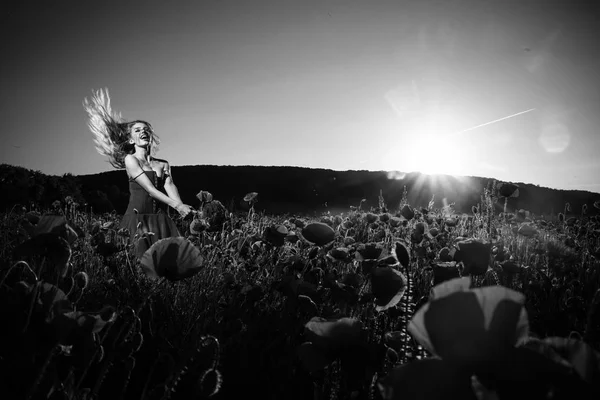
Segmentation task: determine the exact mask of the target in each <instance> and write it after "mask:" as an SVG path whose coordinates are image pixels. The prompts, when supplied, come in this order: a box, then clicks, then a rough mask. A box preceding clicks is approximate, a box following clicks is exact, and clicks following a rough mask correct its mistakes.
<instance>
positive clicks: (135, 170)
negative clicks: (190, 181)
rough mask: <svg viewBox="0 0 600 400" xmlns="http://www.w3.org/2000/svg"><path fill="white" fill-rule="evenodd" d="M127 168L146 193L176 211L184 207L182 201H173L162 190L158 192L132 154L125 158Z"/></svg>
mask: <svg viewBox="0 0 600 400" xmlns="http://www.w3.org/2000/svg"><path fill="white" fill-rule="evenodd" d="M125 168H126V169H127V172H128V173H129V176H135V177H137V178H135V181H136V182H137V183H138V184H139V185H140V186H141V187H143V188H144V190H146V192H148V194H149V195H150V196H151V197H152V198H154V199H156V200H158V201H161V202H163V203H165V204H167V205H169V206H171V207H173V208H175V209H177V207H179V206H180V205H182V202H181V200H179V199H178V198H177V199H173V198H171V197H169V196H167V195H165V194H164V193H162V192H161V191H160V190H158V189H157V188H156V187H155V186H154V184H153V183H152V181H150V179H149V178H148V177H147V176H146V174H144V173H143V172H144V170H143V169H142V167H140V164H139V163H138V161H137V160H136V159H135V157H134V156H133V155H131V154H128V155H127V156H125Z"/></svg>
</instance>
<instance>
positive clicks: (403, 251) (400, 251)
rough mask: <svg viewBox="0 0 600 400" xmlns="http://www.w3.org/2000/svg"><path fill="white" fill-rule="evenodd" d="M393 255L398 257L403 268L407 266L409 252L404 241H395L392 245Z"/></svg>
mask: <svg viewBox="0 0 600 400" xmlns="http://www.w3.org/2000/svg"><path fill="white" fill-rule="evenodd" d="M394 255H395V256H396V258H397V259H398V262H399V263H400V265H402V266H403V267H404V268H408V265H409V264H410V253H409V252H408V248H407V247H406V246H405V245H404V243H402V242H396V244H395V245H394Z"/></svg>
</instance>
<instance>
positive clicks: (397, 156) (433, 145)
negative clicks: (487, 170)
mask: <svg viewBox="0 0 600 400" xmlns="http://www.w3.org/2000/svg"><path fill="white" fill-rule="evenodd" d="M465 153H466V151H465V150H464V148H463V146H462V145H461V143H460V142H459V141H458V140H457V138H456V137H454V138H453V137H450V135H444V134H421V135H415V137H411V138H410V140H407V141H405V142H403V143H402V144H401V145H396V146H394V147H393V148H391V149H390V151H389V152H388V155H387V156H386V157H385V160H384V163H385V166H386V169H388V170H397V171H402V172H421V173H423V174H427V175H438V174H439V175H466V174H467V168H466V167H467V165H466V164H467V162H466V156H467V154H465Z"/></svg>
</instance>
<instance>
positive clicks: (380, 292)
mask: <svg viewBox="0 0 600 400" xmlns="http://www.w3.org/2000/svg"><path fill="white" fill-rule="evenodd" d="M406 288H407V280H406V277H405V276H404V275H403V274H402V273H401V272H400V271H398V270H395V269H394V268H392V267H376V268H373V269H372V270H371V291H372V293H373V296H374V297H375V305H376V307H375V310H377V311H385V310H387V309H388V308H390V307H394V306H395V305H396V304H398V302H399V301H400V300H401V299H402V296H403V295H404V292H405V291H406Z"/></svg>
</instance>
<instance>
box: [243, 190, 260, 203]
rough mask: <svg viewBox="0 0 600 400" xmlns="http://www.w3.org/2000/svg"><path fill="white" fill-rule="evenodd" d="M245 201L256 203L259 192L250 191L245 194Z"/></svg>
mask: <svg viewBox="0 0 600 400" xmlns="http://www.w3.org/2000/svg"><path fill="white" fill-rule="evenodd" d="M244 201H247V202H248V203H250V204H254V203H256V202H257V201H258V193H256V192H250V193H247V194H246V195H245V196H244Z"/></svg>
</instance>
